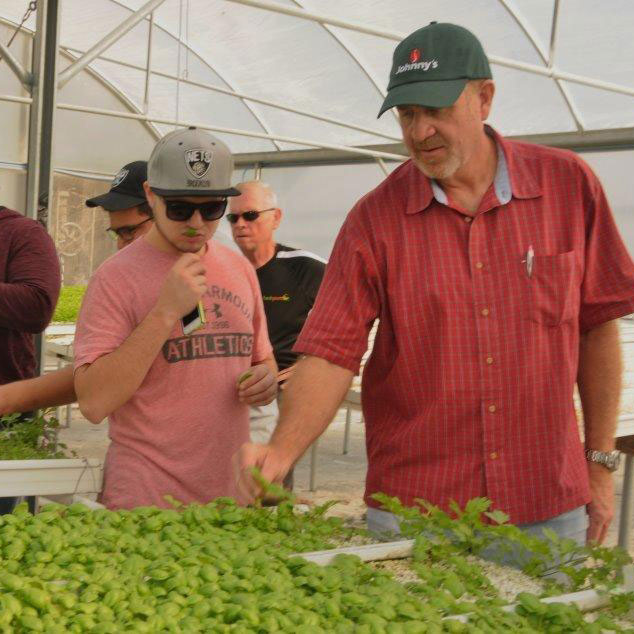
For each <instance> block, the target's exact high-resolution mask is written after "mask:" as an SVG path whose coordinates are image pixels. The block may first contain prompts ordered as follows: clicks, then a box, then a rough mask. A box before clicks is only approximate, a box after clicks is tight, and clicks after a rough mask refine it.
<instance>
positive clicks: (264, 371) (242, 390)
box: [238, 363, 277, 405]
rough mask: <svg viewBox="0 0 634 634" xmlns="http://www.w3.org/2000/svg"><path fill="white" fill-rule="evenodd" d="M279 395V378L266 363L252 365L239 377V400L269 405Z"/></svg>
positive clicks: (250, 403) (248, 403) (251, 403)
mask: <svg viewBox="0 0 634 634" xmlns="http://www.w3.org/2000/svg"><path fill="white" fill-rule="evenodd" d="M276 396H277V380H276V376H275V375H274V374H273V372H272V371H271V368H270V367H269V366H268V365H266V364H265V363H260V364H258V365H252V366H251V367H250V368H249V369H248V370H247V371H246V372H243V373H242V374H241V375H240V376H239V377H238V400H239V401H240V402H241V403H246V404H247V405H268V404H269V403H271V402H272V401H273V400H274V399H275V397H276Z"/></svg>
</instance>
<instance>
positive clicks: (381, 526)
mask: <svg viewBox="0 0 634 634" xmlns="http://www.w3.org/2000/svg"><path fill="white" fill-rule="evenodd" d="M367 523H368V530H369V531H370V533H372V535H373V536H374V537H377V538H379V539H385V538H386V537H387V538H394V539H398V538H399V537H400V532H401V531H400V524H399V518H398V517H397V516H396V515H394V514H392V513H389V512H387V511H382V510H380V509H375V508H368V514H367ZM518 528H520V529H522V530H523V531H525V532H526V533H529V534H531V535H535V536H537V537H542V531H543V529H544V528H550V529H552V530H553V531H555V533H557V535H558V536H559V537H566V538H568V539H572V540H574V541H575V542H577V544H579V545H581V546H582V545H584V544H585V543H586V529H587V528H588V515H587V513H586V507H585V506H579V507H578V508H576V509H573V510H572V511H567V512H566V513H562V514H561V515H557V516H555V517H551V518H550V519H549V520H545V521H543V522H535V523H534V524H520V525H518ZM480 556H481V557H483V558H484V559H491V560H494V561H496V562H498V563H502V564H505V565H509V566H516V567H521V563H522V559H523V557H522V555H521V553H519V552H517V551H515V552H513V553H506V552H504V551H500V550H499V549H498V547H496V545H495V544H491V546H489V547H488V548H486V549H485V550H484V551H483V552H482V553H481V554H480Z"/></svg>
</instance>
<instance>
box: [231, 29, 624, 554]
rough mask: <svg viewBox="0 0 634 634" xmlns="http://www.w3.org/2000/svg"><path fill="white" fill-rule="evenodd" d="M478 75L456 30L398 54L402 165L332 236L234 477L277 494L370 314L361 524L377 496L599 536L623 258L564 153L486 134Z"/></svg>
mask: <svg viewBox="0 0 634 634" xmlns="http://www.w3.org/2000/svg"><path fill="white" fill-rule="evenodd" d="M491 77H492V75H491V71H490V68H489V63H488V60H487V57H486V55H485V53H484V50H483V48H482V45H481V44H480V42H479V41H478V40H477V38H476V37H475V36H474V35H473V34H472V33H470V32H469V31H468V30H467V29H465V28H463V27H460V26H457V25H455V24H441V23H435V22H434V23H432V24H430V25H428V26H426V27H424V28H421V29H419V30H417V31H415V32H414V33H412V34H411V35H409V36H408V37H407V38H405V40H403V41H402V42H401V43H400V44H399V45H398V46H397V47H396V49H395V51H394V59H393V64H392V70H391V73H390V80H389V85H388V91H387V96H386V98H385V101H384V103H383V106H382V107H381V112H380V114H381V113H383V112H384V111H386V110H388V109H390V108H393V107H396V108H397V110H398V117H399V121H400V125H401V130H402V134H403V141H404V143H405V145H406V147H407V149H408V150H409V153H410V156H411V160H410V161H406V162H405V163H404V164H402V165H401V166H399V167H398V168H397V169H396V170H394V171H393V172H392V173H391V174H390V176H388V177H387V178H386V179H385V181H383V182H382V183H381V184H380V185H379V186H378V187H377V188H376V189H375V190H374V191H372V192H370V193H369V194H368V195H367V196H365V197H364V198H363V199H361V200H360V201H359V202H358V203H357V205H356V206H355V207H354V209H353V210H352V211H351V212H350V213H349V214H348V216H347V218H346V221H345V223H344V224H343V227H342V229H341V231H340V233H339V236H338V238H337V242H336V244H335V247H334V249H333V252H332V254H331V257H330V260H329V264H328V268H327V270H326V274H325V277H324V280H323V282H322V285H321V288H320V291H319V295H318V297H317V301H316V303H315V306H314V308H313V310H312V312H311V314H310V316H309V317H308V320H307V321H306V324H305V326H304V328H303V330H302V333H301V334H300V336H299V339H298V341H297V344H296V346H295V348H294V350H295V351H296V352H298V353H300V354H304V355H307V356H306V357H305V358H304V359H303V360H301V361H300V362H299V363H298V365H297V368H296V370H295V373H294V375H293V376H292V377H291V379H290V380H289V383H288V387H287V388H286V390H285V394H284V400H283V401H282V407H281V416H280V421H279V423H278V425H277V427H276V430H275V432H274V434H273V437H272V439H271V441H270V442H269V444H268V445H254V444H251V445H246V446H245V447H243V449H242V452H241V456H240V458H241V471H240V478H241V482H242V484H243V486H244V487H245V489H248V490H249V491H250V492H251V493H252V494H256V493H257V492H258V487H257V483H255V482H254V481H253V478H252V477H251V476H250V471H249V468H250V467H252V466H258V467H260V468H261V471H262V474H263V475H264V477H266V478H267V479H268V480H276V481H280V480H281V479H282V478H283V476H284V474H285V473H286V472H287V471H288V469H289V468H291V467H292V465H293V464H294V463H295V461H296V460H297V459H298V458H299V457H300V456H301V455H302V453H303V452H304V451H305V450H306V448H308V447H309V446H310V444H311V443H312V442H313V441H314V440H315V438H316V437H318V436H319V434H321V433H322V432H323V430H324V429H325V428H326V426H327V425H328V423H329V422H330V420H332V417H333V414H334V413H335V412H336V410H337V408H338V407H339V404H340V402H341V400H342V398H343V397H344V395H345V394H346V391H347V389H348V386H349V384H350V381H351V379H352V377H353V376H354V374H355V372H357V371H358V369H359V363H360V360H361V357H362V355H363V353H364V352H365V349H366V346H367V337H368V331H369V329H370V327H371V325H372V323H373V321H374V320H375V318H379V320H380V323H379V328H378V331H377V336H376V340H375V342H374V348H373V351H372V355H371V356H370V359H369V361H368V363H367V365H366V366H365V369H364V376H363V397H362V402H363V411H364V418H365V421H366V442H367V453H368V475H367V480H366V495H365V500H366V502H367V504H368V506H369V507H370V508H369V509H368V525H369V527H370V528H371V529H377V530H378V531H381V530H383V529H388V530H398V521H397V519H396V517H395V516H393V515H391V514H389V513H387V512H385V511H382V510H381V509H380V508H378V507H379V504H378V502H377V501H376V500H375V499H374V498H373V497H372V496H373V494H374V493H376V492H383V493H386V494H388V495H391V496H396V497H399V498H400V499H401V500H402V501H403V502H404V503H405V504H407V505H414V504H415V503H416V499H417V498H423V499H426V500H428V501H430V502H432V503H434V504H437V505H439V506H441V507H442V508H444V509H449V506H450V501H451V500H455V501H456V502H457V503H458V504H460V505H461V506H464V505H465V504H466V502H467V501H468V500H469V499H472V498H475V497H488V498H489V499H491V500H492V502H493V504H494V506H495V507H496V508H498V509H501V510H502V511H504V512H506V513H507V514H508V515H509V516H510V519H511V521H512V522H513V523H514V524H518V525H521V526H522V527H523V528H524V529H525V530H527V531H529V532H537V533H540V532H541V530H542V529H543V528H544V527H549V528H551V529H552V530H554V531H555V532H556V533H558V534H559V535H560V536H563V537H569V538H571V539H574V540H576V541H578V542H584V541H585V539H586V537H587V538H588V539H590V540H597V541H602V540H603V538H604V537H605V533H606V531H607V528H608V526H609V524H610V521H611V519H612V515H613V505H614V495H613V493H614V489H613V482H612V473H613V471H614V470H615V469H616V468H617V466H618V452H615V451H614V432H615V428H616V421H617V415H618V402H619V393H620V387H621V369H622V367H621V362H620V354H619V335H618V325H617V323H616V321H615V320H617V319H618V318H619V317H621V316H624V315H627V314H629V313H632V312H634V264H633V263H632V260H631V258H630V257H629V255H628V253H627V249H626V248H625V246H624V244H623V241H622V240H621V238H620V236H619V234H618V231H617V229H616V226H615V224H614V220H613V218H612V215H611V212H610V209H609V206H608V204H607V200H606V198H605V195H604V193H603V190H602V188H601V184H600V183H599V181H598V179H597V178H596V176H595V175H594V174H593V173H592V171H591V170H590V168H589V167H588V166H587V165H586V164H585V163H584V162H583V161H582V160H581V159H579V157H577V156H576V155H574V154H573V153H572V152H567V151H564V150H559V149H554V148H547V147H542V146H538V145H532V144H527V143H518V142H513V141H509V140H507V139H504V138H503V137H502V136H501V135H499V134H498V133H497V132H496V131H495V130H493V129H492V128H491V127H490V126H488V125H485V124H484V121H485V120H486V119H487V118H488V116H489V112H490V110H491V106H492V103H493V95H494V92H495V86H494V83H493V81H492V79H491ZM575 382H576V383H577V384H578V387H579V393H580V396H581V403H582V407H583V417H584V427H585V439H584V440H585V448H584V445H583V443H582V442H581V441H580V439H579V433H578V427H577V420H576V416H575V408H574V405H573V390H574V386H575ZM586 529H587V533H586Z"/></svg>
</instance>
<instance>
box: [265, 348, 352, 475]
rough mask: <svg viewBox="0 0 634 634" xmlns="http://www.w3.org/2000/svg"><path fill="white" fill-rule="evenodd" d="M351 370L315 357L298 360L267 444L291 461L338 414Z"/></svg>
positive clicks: (299, 454)
mask: <svg viewBox="0 0 634 634" xmlns="http://www.w3.org/2000/svg"><path fill="white" fill-rule="evenodd" d="M352 377H353V373H352V372H351V371H350V370H346V369H345V368H342V367H340V366H338V365H335V364H333V363H330V362H328V361H326V360H324V359H320V358H318V357H306V358H305V359H302V360H301V361H299V362H298V363H297V367H296V368H295V372H293V375H292V376H291V378H290V379H289V380H288V383H287V387H286V389H285V390H284V396H283V398H282V399H281V407H280V420H279V423H278V425H277V427H276V429H275V432H274V433H273V436H272V438H271V441H270V444H271V445H272V446H274V447H275V449H276V450H277V451H278V452H279V453H280V454H283V455H284V456H286V457H288V460H289V463H290V464H291V465H292V464H294V463H295V462H296V461H297V460H298V459H299V458H300V457H301V456H302V455H303V453H304V452H305V451H306V449H308V447H310V445H311V444H312V443H313V442H314V441H315V439H317V438H318V437H319V436H320V435H321V434H322V433H323V431H324V430H325V429H326V427H328V425H329V424H330V421H331V420H332V419H333V418H334V416H335V414H336V413H337V409H338V408H339V405H340V404H341V401H342V400H343V398H344V397H345V395H346V392H347V390H348V388H349V386H350V382H351V381H352Z"/></svg>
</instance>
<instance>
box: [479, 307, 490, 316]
mask: <svg viewBox="0 0 634 634" xmlns="http://www.w3.org/2000/svg"><path fill="white" fill-rule="evenodd" d="M480 313H481V314H482V316H483V317H487V316H488V314H489V309H488V308H483V309H482V310H481V311H480Z"/></svg>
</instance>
